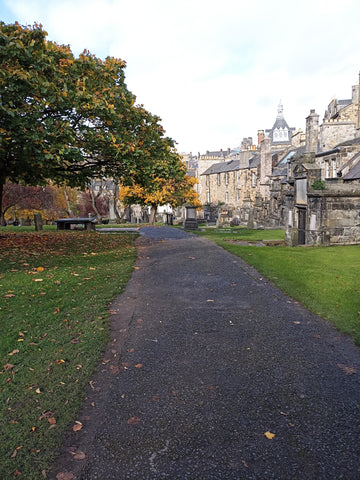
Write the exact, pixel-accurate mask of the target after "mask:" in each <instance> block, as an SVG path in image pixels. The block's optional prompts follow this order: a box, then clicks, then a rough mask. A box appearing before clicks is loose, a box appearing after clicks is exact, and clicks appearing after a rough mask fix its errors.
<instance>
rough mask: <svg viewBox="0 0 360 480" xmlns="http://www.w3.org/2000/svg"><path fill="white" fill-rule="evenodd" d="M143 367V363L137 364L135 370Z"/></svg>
mask: <svg viewBox="0 0 360 480" xmlns="http://www.w3.org/2000/svg"><path fill="white" fill-rule="evenodd" d="M142 367H143V364H142V363H137V364H136V365H135V368H142Z"/></svg>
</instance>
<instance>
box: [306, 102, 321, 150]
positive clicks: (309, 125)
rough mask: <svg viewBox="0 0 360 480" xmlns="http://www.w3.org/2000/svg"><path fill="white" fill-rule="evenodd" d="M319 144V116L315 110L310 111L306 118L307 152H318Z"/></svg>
mask: <svg viewBox="0 0 360 480" xmlns="http://www.w3.org/2000/svg"><path fill="white" fill-rule="evenodd" d="M318 143H319V115H318V114H317V113H315V110H310V115H309V116H308V117H306V151H307V152H315V153H317V151H318Z"/></svg>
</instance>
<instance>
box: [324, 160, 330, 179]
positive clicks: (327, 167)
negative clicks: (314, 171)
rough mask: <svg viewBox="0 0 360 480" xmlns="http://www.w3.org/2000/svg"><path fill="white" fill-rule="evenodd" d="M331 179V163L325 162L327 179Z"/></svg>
mask: <svg viewBox="0 0 360 480" xmlns="http://www.w3.org/2000/svg"><path fill="white" fill-rule="evenodd" d="M329 177H330V163H329V162H325V178H329Z"/></svg>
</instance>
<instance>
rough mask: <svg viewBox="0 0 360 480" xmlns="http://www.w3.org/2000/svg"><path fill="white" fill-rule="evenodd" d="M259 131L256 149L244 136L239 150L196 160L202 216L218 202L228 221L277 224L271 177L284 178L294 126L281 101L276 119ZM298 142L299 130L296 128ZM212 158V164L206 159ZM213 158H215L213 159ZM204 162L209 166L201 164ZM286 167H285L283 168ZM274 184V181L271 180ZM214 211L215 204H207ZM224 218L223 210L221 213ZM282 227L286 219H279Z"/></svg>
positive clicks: (255, 224) (249, 224)
mask: <svg viewBox="0 0 360 480" xmlns="http://www.w3.org/2000/svg"><path fill="white" fill-rule="evenodd" d="M264 132H265V131H264V130H259V131H258V142H259V145H258V149H257V151H256V150H255V149H254V146H253V144H252V139H251V138H250V137H248V138H244V139H243V142H242V148H243V150H241V151H240V152H238V153H236V154H235V153H234V152H229V151H228V152H227V155H223V156H222V157H220V155H219V153H220V154H221V153H223V152H222V151H221V152H217V156H214V155H212V156H210V155H209V152H207V155H206V156H201V157H200V161H199V169H198V178H199V194H200V201H201V203H202V204H203V205H205V209H204V217H205V218H208V217H209V214H208V213H207V210H208V209H209V206H214V205H218V206H219V208H218V214H219V215H220V214H221V212H227V213H226V215H227V217H228V220H229V221H232V222H234V223H240V224H243V225H247V226H251V227H252V226H259V225H263V224H265V223H267V222H269V221H270V218H271V221H270V223H272V224H274V226H278V225H279V221H280V220H279V219H276V215H275V216H274V214H273V212H271V211H270V209H271V205H273V206H274V205H275V204H277V203H276V202H274V199H271V191H272V188H273V187H272V178H273V176H274V172H275V175H276V176H277V177H278V178H282V179H284V178H286V175H287V171H286V168H287V163H285V164H284V165H282V164H281V167H280V166H279V164H280V162H281V161H283V157H285V156H286V155H287V154H288V153H289V150H290V149H291V148H292V143H291V140H292V136H293V134H294V133H295V128H290V127H289V126H288V124H287V122H286V120H285V118H284V115H283V106H282V104H281V103H280V104H279V107H278V113H277V117H276V120H275V123H274V125H273V127H272V128H271V129H268V130H266V133H267V134H268V135H269V136H265V133H264ZM296 133H297V135H296V138H297V140H298V144H299V145H300V132H296ZM209 160H211V164H209V163H205V162H209ZM214 160H215V161H214ZM216 160H217V161H216ZM205 165H207V166H208V168H206V169H204V168H203V167H204V166H205ZM284 169H285V170H284ZM274 185H275V183H274ZM210 210H211V211H213V210H214V208H213V207H210ZM221 216H222V218H224V216H225V215H224V214H221ZM282 225H283V226H284V227H285V221H284V220H283V221H282Z"/></svg>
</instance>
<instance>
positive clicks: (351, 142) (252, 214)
mask: <svg viewBox="0 0 360 480" xmlns="http://www.w3.org/2000/svg"><path fill="white" fill-rule="evenodd" d="M243 143H244V146H245V145H246V144H249V143H250V142H247V141H244V142H243ZM198 166H199V169H198V172H197V175H198V178H199V193H200V199H201V202H202V204H203V205H205V208H204V217H205V219H209V216H211V215H213V212H214V206H217V208H216V209H215V211H216V215H217V216H218V224H222V223H223V224H224V223H227V222H233V223H237V224H241V225H244V226H249V227H260V226H261V227H264V228H284V229H285V230H286V242H287V244H288V245H299V244H305V245H334V244H354V243H360V79H359V84H358V85H355V86H353V87H352V97H351V99H348V100H336V99H333V100H332V101H331V102H330V104H329V105H328V107H327V109H326V111H325V114H324V118H323V121H322V123H321V124H319V115H318V114H317V113H316V112H315V110H310V114H309V115H308V117H307V118H306V131H305V133H303V132H302V131H301V130H297V131H296V130H295V129H294V128H290V127H289V126H288V124H287V123H286V121H285V119H284V116H283V108H282V104H281V103H280V105H279V108H278V114H277V118H276V121H275V123H274V125H273V127H272V129H268V130H259V131H258V149H257V151H256V152H254V151H249V150H248V151H241V152H239V153H238V154H237V155H234V154H231V152H229V151H228V152H226V153H225V152H222V151H220V152H217V153H216V155H214V154H211V153H210V152H207V154H206V155H205V156H199V163H198Z"/></svg>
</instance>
